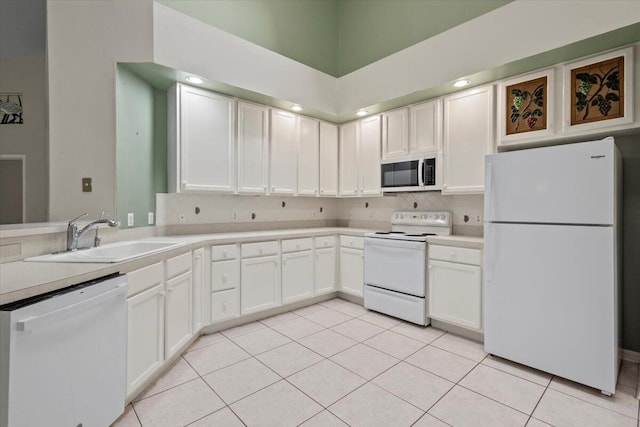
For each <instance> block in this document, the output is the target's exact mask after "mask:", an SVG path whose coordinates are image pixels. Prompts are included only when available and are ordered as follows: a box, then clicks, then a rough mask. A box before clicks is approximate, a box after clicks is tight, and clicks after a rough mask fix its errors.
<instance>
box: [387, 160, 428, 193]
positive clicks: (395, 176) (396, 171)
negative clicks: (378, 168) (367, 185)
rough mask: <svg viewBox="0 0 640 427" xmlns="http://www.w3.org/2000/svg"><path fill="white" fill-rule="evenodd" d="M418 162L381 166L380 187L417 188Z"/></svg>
mask: <svg viewBox="0 0 640 427" xmlns="http://www.w3.org/2000/svg"><path fill="white" fill-rule="evenodd" d="M418 185H420V184H419V180H418V160H412V161H408V162H398V163H387V164H383V165H382V187H387V188H388V187H417V186H418Z"/></svg>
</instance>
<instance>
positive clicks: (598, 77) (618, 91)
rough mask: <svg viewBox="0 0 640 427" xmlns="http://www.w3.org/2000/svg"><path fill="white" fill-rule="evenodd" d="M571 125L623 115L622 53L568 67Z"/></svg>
mask: <svg viewBox="0 0 640 427" xmlns="http://www.w3.org/2000/svg"><path fill="white" fill-rule="evenodd" d="M571 96H572V100H571V103H572V105H571V125H577V124H581V123H589V122H596V121H599V120H611V119H617V118H618V117H624V56H618V57H616V58H612V59H608V60H606V61H600V62H596V63H593V64H589V65H586V66H583V67H579V68H574V69H572V70H571Z"/></svg>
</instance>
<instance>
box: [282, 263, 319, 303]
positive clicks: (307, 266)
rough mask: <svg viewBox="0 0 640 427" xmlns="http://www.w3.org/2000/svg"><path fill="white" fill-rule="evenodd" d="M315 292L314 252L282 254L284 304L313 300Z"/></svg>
mask: <svg viewBox="0 0 640 427" xmlns="http://www.w3.org/2000/svg"><path fill="white" fill-rule="evenodd" d="M313 291H314V287H313V254H312V251H310V250H307V251H302V252H291V253H288V254H282V303H283V304H289V303H291V302H295V301H299V300H303V299H306V298H311V297H312V296H313Z"/></svg>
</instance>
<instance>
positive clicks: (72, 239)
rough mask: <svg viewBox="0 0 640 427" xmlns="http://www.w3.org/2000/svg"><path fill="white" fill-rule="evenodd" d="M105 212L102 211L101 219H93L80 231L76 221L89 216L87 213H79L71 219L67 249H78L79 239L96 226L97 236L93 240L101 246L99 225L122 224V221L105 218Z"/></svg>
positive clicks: (95, 244) (113, 225) (111, 225)
mask: <svg viewBox="0 0 640 427" xmlns="http://www.w3.org/2000/svg"><path fill="white" fill-rule="evenodd" d="M105 213H106V212H102V215H100V218H99V219H96V220H95V221H92V222H90V223H89V224H87V225H85V226H84V228H82V229H81V230H80V231H78V224H76V221H77V220H79V219H80V218H82V217H84V216H87V215H88V214H87V213H83V214H82V215H79V216H78V217H76V218H74V219H72V220H71V221H69V224H68V225H67V251H76V250H78V241H79V240H80V238H81V237H82V236H84V235H85V234H86V233H87V232H88V231H89V230H91V229H92V228H94V227H95V228H96V237H95V238H94V240H93V244H94V246H100V237H99V236H98V228H97V227H98V225H100V224H107V225H109V227H117V226H119V225H120V223H119V222H117V221H113V220H110V219H109V218H105V217H104V216H105Z"/></svg>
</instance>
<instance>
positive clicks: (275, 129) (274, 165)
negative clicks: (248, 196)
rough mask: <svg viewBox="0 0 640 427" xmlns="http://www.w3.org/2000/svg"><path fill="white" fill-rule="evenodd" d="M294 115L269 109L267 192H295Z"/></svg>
mask: <svg viewBox="0 0 640 427" xmlns="http://www.w3.org/2000/svg"><path fill="white" fill-rule="evenodd" d="M296 122H297V120H296V115H295V114H292V113H289V112H286V111H281V110H271V138H270V154H269V185H270V188H269V192H270V193H271V194H295V192H296V178H297V169H298V168H297V156H296V154H297V153H296V145H297V144H296V141H297V131H296Z"/></svg>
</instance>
